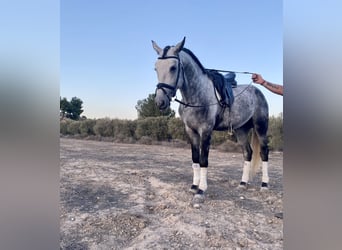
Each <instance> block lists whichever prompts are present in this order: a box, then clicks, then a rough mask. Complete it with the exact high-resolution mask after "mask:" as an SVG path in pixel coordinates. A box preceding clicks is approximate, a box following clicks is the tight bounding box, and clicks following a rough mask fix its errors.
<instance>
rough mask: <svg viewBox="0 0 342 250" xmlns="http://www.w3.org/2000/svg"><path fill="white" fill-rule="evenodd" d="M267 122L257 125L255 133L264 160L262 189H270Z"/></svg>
mask: <svg viewBox="0 0 342 250" xmlns="http://www.w3.org/2000/svg"><path fill="white" fill-rule="evenodd" d="M266 134H267V124H266V125H265V124H264V125H263V126H257V127H256V129H255V134H254V135H253V136H254V137H255V138H256V139H257V140H256V141H257V145H255V146H258V147H259V148H260V153H259V154H260V157H261V160H262V163H261V165H262V177H261V191H264V190H267V189H268V182H269V176H268V154H269V149H268V139H267V136H266Z"/></svg>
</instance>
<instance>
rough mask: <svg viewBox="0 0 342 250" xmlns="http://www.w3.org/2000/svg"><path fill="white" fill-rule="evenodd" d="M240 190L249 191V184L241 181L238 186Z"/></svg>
mask: <svg viewBox="0 0 342 250" xmlns="http://www.w3.org/2000/svg"><path fill="white" fill-rule="evenodd" d="M238 189H247V183H246V182H244V181H241V182H240V184H239V186H238Z"/></svg>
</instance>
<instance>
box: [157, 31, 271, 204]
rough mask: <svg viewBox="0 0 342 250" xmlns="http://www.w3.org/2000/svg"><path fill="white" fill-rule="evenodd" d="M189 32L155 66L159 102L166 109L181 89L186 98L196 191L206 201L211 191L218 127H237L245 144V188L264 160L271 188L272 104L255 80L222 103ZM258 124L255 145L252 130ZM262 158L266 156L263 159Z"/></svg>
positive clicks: (264, 175) (264, 173)
mask: <svg viewBox="0 0 342 250" xmlns="http://www.w3.org/2000/svg"><path fill="white" fill-rule="evenodd" d="M184 43H185V37H184V39H183V40H182V41H181V42H179V43H178V44H177V45H176V46H167V47H165V48H164V49H161V48H160V47H159V46H158V45H157V44H156V43H155V42H154V41H152V45H153V48H154V49H155V50H156V51H157V53H158V56H159V57H158V60H157V61H156V64H155V70H156V72H157V76H158V82H159V83H158V85H157V89H156V96H155V103H156V105H157V106H158V107H159V108H160V109H161V110H163V109H166V108H168V107H169V106H170V101H171V100H172V97H174V96H175V95H176V91H177V90H178V89H179V90H180V93H181V95H182V101H181V102H180V103H181V104H180V105H179V114H180V116H181V119H182V121H183V122H184V125H185V129H186V132H187V134H188V136H189V138H190V141H191V150H192V161H193V164H192V168H193V174H194V175H193V184H192V186H191V188H190V190H191V191H192V192H193V193H195V198H197V199H202V200H203V194H204V192H205V191H206V190H207V167H208V156H209V147H210V139H211V134H212V131H213V130H220V131H222V130H231V131H234V134H235V136H236V138H237V141H238V143H239V144H241V146H242V149H243V156H244V164H243V174H242V179H241V182H240V185H239V187H242V188H245V187H247V183H248V180H249V179H250V178H252V177H253V175H254V174H255V173H256V171H257V169H258V168H259V166H260V165H261V164H260V160H262V184H261V189H267V188H268V181H269V178H268V171H267V169H268V146H267V137H266V134H267V128H268V104H267V102H266V99H265V97H264V95H263V94H262V93H261V91H260V90H259V89H258V88H256V87H254V86H251V85H238V86H237V87H236V88H234V89H233V93H234V96H235V100H234V103H233V104H232V106H231V107H224V106H222V105H220V103H219V101H218V99H217V96H216V93H215V89H214V85H213V83H212V81H211V79H210V78H209V77H208V74H207V73H206V70H205V68H204V67H203V66H202V64H201V63H200V62H199V60H198V59H197V57H196V56H195V55H194V54H193V53H192V52H191V51H190V50H188V49H186V48H184ZM250 129H253V133H252V139H251V144H252V147H253V149H252V147H251V145H250V143H249V139H248V132H249V131H250ZM260 158H261V159H260Z"/></svg>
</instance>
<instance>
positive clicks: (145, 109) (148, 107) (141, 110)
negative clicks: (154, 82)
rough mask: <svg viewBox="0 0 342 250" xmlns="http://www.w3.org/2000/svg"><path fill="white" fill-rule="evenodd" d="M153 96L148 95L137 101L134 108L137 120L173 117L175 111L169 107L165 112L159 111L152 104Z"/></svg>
mask: <svg viewBox="0 0 342 250" xmlns="http://www.w3.org/2000/svg"><path fill="white" fill-rule="evenodd" d="M154 98H155V94H150V95H149V96H148V97H147V98H146V99H143V100H139V101H138V102H137V105H136V106H135V108H136V110H137V111H138V118H146V117H157V116H170V117H174V116H175V111H174V110H172V109H171V108H170V107H169V108H167V109H166V110H163V111H161V110H159V109H158V107H157V106H156V104H155V103H154Z"/></svg>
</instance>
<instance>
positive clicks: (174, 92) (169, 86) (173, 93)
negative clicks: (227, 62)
mask: <svg viewBox="0 0 342 250" xmlns="http://www.w3.org/2000/svg"><path fill="white" fill-rule="evenodd" d="M164 54H165V53H164ZM172 58H173V59H177V61H178V72H177V78H176V85H175V86H172V85H170V84H167V83H163V82H159V83H158V84H157V88H156V91H157V90H158V89H161V90H162V91H163V92H164V94H165V95H166V96H167V98H168V99H169V101H175V102H178V103H180V104H182V105H184V106H185V107H190V108H205V107H209V106H214V105H217V104H219V105H220V106H221V104H220V102H216V103H211V104H207V105H193V104H190V103H185V102H182V101H181V100H179V99H177V97H176V98H175V99H174V100H172V98H173V97H174V96H175V95H176V92H177V86H178V80H179V72H180V69H182V76H183V82H185V76H184V69H183V65H182V64H181V62H180V59H179V57H178V56H164V55H163V56H161V57H158V60H164V59H172ZM209 70H215V71H218V72H225V73H237V74H251V75H252V74H254V73H251V72H247V71H244V72H240V71H231V70H218V69H209ZM252 83H253V82H250V83H249V85H248V86H247V87H246V88H245V89H244V90H242V91H241V92H240V93H239V94H237V95H236V96H234V97H238V96H239V95H241V94H242V93H243V92H244V91H245V90H247V89H248V88H249V87H250V86H251V84H252ZM165 88H166V89H171V90H172V97H170V96H169V95H168V93H167V92H166V90H165ZM215 96H216V99H218V98H217V94H216V91H215Z"/></svg>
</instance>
